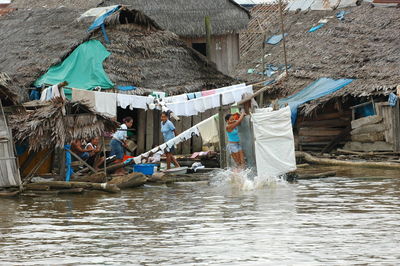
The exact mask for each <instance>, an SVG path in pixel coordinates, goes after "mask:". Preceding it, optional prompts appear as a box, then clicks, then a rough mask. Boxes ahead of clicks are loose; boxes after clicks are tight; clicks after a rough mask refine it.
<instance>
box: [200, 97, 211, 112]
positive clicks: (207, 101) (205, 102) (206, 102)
mask: <svg viewBox="0 0 400 266" xmlns="http://www.w3.org/2000/svg"><path fill="white" fill-rule="evenodd" d="M211 96H212V95H210V96H204V97H201V98H200V99H201V100H202V102H203V105H204V109H205V110H209V109H211V108H213V102H212V98H211Z"/></svg>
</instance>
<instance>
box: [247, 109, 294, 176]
mask: <svg viewBox="0 0 400 266" xmlns="http://www.w3.org/2000/svg"><path fill="white" fill-rule="evenodd" d="M251 119H252V121H253V130H254V138H255V153H256V164H257V174H258V177H267V178H274V177H278V176H280V175H282V174H286V173H288V172H290V171H294V170H296V157H295V151H294V138H293V129H292V123H291V112H290V107H289V106H288V107H285V108H282V109H280V110H278V111H273V112H270V111H265V112H263V111H259V112H257V113H254V114H252V118H251Z"/></svg>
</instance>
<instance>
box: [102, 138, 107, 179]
mask: <svg viewBox="0 0 400 266" xmlns="http://www.w3.org/2000/svg"><path fill="white" fill-rule="evenodd" d="M101 141H102V142H103V155H104V178H105V180H104V181H105V182H107V155H106V141H105V139H104V136H101Z"/></svg>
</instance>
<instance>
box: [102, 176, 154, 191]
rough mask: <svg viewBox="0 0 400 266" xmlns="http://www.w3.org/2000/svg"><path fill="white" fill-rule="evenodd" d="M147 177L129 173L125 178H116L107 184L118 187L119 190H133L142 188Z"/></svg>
mask: <svg viewBox="0 0 400 266" xmlns="http://www.w3.org/2000/svg"><path fill="white" fill-rule="evenodd" d="M146 181H147V177H146V176H145V175H144V174H142V173H131V174H129V175H125V176H117V177H114V178H113V179H112V180H111V181H108V182H107V184H113V185H116V186H117V187H119V188H120V189H124V188H134V187H139V186H142V185H144V184H145V183H146Z"/></svg>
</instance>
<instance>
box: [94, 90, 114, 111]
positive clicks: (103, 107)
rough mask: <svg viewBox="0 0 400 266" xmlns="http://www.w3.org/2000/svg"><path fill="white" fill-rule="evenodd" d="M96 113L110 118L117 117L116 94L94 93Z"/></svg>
mask: <svg viewBox="0 0 400 266" xmlns="http://www.w3.org/2000/svg"><path fill="white" fill-rule="evenodd" d="M94 99H95V103H96V104H95V106H96V111H97V112H99V113H102V114H104V115H107V116H110V117H116V116H117V94H115V93H108V92H97V91H96V92H94Z"/></svg>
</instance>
